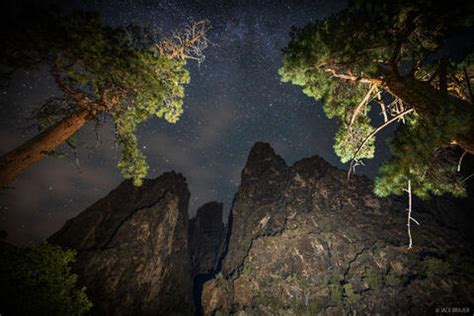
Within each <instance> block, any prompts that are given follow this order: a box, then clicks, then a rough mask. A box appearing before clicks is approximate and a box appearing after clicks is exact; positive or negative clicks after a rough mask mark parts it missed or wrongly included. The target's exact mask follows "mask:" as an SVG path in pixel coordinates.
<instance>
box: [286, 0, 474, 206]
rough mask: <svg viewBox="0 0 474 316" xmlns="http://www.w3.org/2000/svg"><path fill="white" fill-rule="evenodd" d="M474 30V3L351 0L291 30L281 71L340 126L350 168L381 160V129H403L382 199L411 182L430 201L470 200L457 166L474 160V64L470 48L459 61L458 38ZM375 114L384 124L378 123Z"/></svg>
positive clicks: (340, 151)
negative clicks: (466, 157)
mask: <svg viewBox="0 0 474 316" xmlns="http://www.w3.org/2000/svg"><path fill="white" fill-rule="evenodd" d="M473 23H474V4H473V3H472V2H470V1H456V0H455V1H449V2H448V1H434V0H424V1H416V2H413V1H405V0H396V1H362V0H354V1H350V3H349V5H348V7H347V8H346V9H344V10H342V11H341V12H339V13H338V14H336V15H333V16H330V17H328V18H326V19H324V20H321V21H317V22H315V23H313V24H310V25H307V26H306V27H303V28H295V29H293V30H292V31H291V40H290V42H289V44H288V46H287V47H286V48H285V49H284V50H283V52H284V60H283V64H282V66H281V68H280V70H279V73H280V76H281V79H282V81H283V82H291V83H293V84H295V85H298V86H301V88H302V89H303V92H304V93H305V94H306V95H308V96H310V97H313V98H315V99H316V100H318V101H320V102H321V103H322V106H323V109H324V111H325V112H326V114H327V116H328V118H336V119H337V121H338V124H339V131H338V132H337V133H336V136H335V143H334V150H335V152H336V154H337V155H338V156H339V157H340V159H341V161H342V162H349V161H352V163H351V169H352V167H353V166H354V165H355V164H357V162H358V161H360V160H361V159H365V158H369V159H370V158H373V156H374V152H375V147H374V144H375V137H371V136H372V135H375V134H376V132H378V130H380V129H381V127H384V126H385V125H388V124H389V123H391V122H399V123H405V124H400V126H399V128H398V129H397V131H396V133H395V136H394V138H393V139H392V140H391V141H390V148H391V152H392V158H391V159H390V161H388V162H387V163H385V164H384V165H383V166H382V168H381V172H380V175H379V177H378V179H377V182H376V188H375V192H376V193H377V194H378V195H380V196H386V195H389V194H392V193H394V194H402V193H403V192H404V189H405V188H406V185H407V181H408V180H410V181H411V183H412V187H413V193H414V194H416V195H418V196H419V197H422V198H425V197H427V196H428V195H429V194H430V193H431V194H437V195H440V194H444V193H451V194H454V195H456V196H462V195H464V194H465V188H464V185H465V182H464V179H462V176H461V174H460V173H459V172H457V171H458V168H457V167H458V164H457V162H458V160H459V155H460V154H462V153H463V152H466V153H469V154H474V105H473V101H474V100H473V93H472V85H473V80H474V63H473V58H472V56H473V55H472V51H470V52H466V51H462V52H456V54H453V51H451V50H450V39H452V38H454V37H459V36H461V37H464V38H468V39H470V40H471V41H472V34H473V33H472V32H473V31H472V30H473V26H474V25H473ZM471 48H472V47H471ZM454 55H456V56H454ZM460 55H461V56H460ZM371 108H374V111H378V112H379V113H380V114H381V115H382V116H383V118H384V122H385V123H384V124H383V125H382V126H380V127H377V126H374V125H373V123H372V122H371V118H370V116H369V112H370V111H371ZM456 148H457V149H456ZM459 149H461V150H459ZM455 155H457V156H455Z"/></svg>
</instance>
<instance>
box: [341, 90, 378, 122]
mask: <svg viewBox="0 0 474 316" xmlns="http://www.w3.org/2000/svg"><path fill="white" fill-rule="evenodd" d="M376 88H377V85H375V84H372V85H371V86H370V89H369V91H367V93H366V94H365V96H364V98H363V99H362V100H361V101H360V102H359V104H358V105H357V106H356V108H355V109H354V113H352V118H351V122H350V123H349V127H348V129H349V130H351V129H352V125H353V124H354V122H355V121H356V120H357V117H359V114H360V110H361V109H362V107H363V106H364V105H366V104H367V101H369V99H370V96H371V95H372V93H373V92H374V91H375V89H376Z"/></svg>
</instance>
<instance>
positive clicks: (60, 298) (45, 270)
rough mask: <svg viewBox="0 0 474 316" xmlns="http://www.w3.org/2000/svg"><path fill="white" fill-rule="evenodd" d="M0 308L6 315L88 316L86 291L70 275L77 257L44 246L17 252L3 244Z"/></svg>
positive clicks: (44, 244) (20, 249)
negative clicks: (72, 264)
mask: <svg viewBox="0 0 474 316" xmlns="http://www.w3.org/2000/svg"><path fill="white" fill-rule="evenodd" d="M0 254H1V255H0V278H1V280H2V285H1V287H0V304H1V306H2V313H5V315H78V316H79V315H87V314H89V310H90V309H91V307H92V304H91V302H90V301H89V299H88V297H87V295H86V292H85V288H79V287H78V285H77V275H75V274H73V273H72V272H71V267H70V265H71V263H72V262H73V261H74V257H75V255H76V253H75V252H74V251H72V250H67V251H63V250H61V248H59V247H57V246H53V245H50V244H48V243H42V244H39V245H36V246H33V247H30V248H17V247H15V246H12V245H9V244H7V243H5V242H3V241H2V242H0Z"/></svg>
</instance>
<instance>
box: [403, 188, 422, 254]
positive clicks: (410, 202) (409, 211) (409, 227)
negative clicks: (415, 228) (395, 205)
mask: <svg viewBox="0 0 474 316" xmlns="http://www.w3.org/2000/svg"><path fill="white" fill-rule="evenodd" d="M405 192H407V193H408V219H407V228H408V239H409V243H408V249H411V248H412V247H413V238H412V237H411V222H412V221H413V222H415V223H416V224H417V225H420V223H419V222H418V221H417V220H416V219H414V218H413V217H412V216H411V212H412V197H411V180H408V187H407V189H406V190H405Z"/></svg>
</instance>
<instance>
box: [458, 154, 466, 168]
mask: <svg viewBox="0 0 474 316" xmlns="http://www.w3.org/2000/svg"><path fill="white" fill-rule="evenodd" d="M466 154H467V151H464V152H463V153H462V155H461V157H460V158H459V161H458V168H457V171H458V172H461V164H462V160H463V159H464V156H466Z"/></svg>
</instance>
